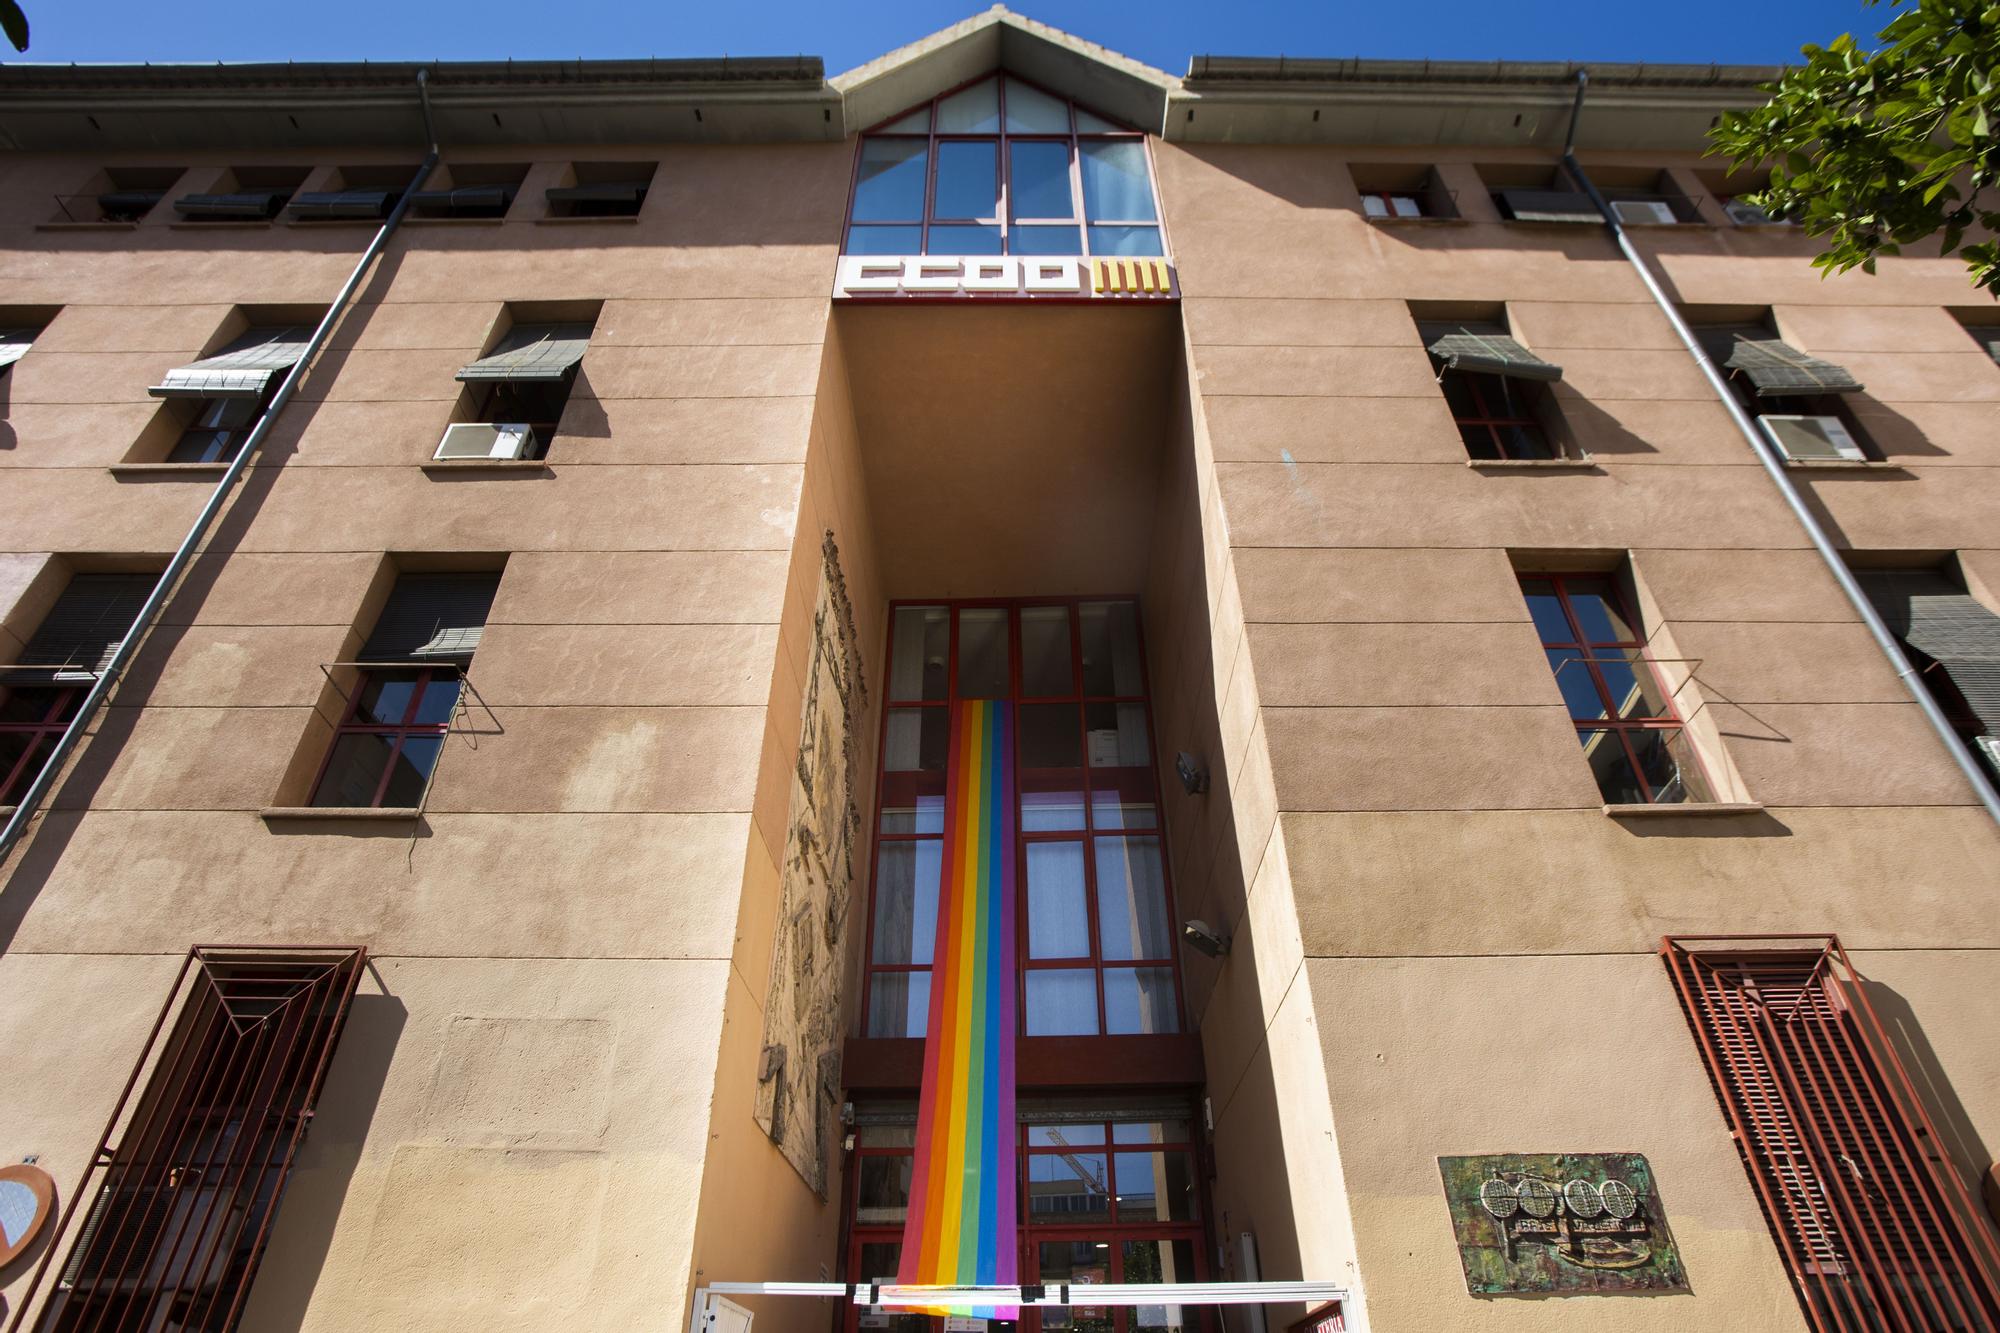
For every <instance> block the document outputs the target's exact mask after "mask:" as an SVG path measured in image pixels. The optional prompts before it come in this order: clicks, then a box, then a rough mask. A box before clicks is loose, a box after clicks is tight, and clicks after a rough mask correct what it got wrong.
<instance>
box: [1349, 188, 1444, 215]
mask: <svg viewBox="0 0 2000 1333" xmlns="http://www.w3.org/2000/svg"><path fill="white" fill-rule="evenodd" d="M1370 199H1373V200H1376V201H1377V202H1378V203H1380V204H1381V205H1382V207H1383V208H1385V209H1387V210H1388V211H1387V212H1386V213H1370V212H1369V211H1368V200H1370ZM1398 199H1407V200H1409V201H1410V202H1411V203H1413V204H1415V205H1416V206H1417V211H1416V212H1415V213H1400V212H1398V211H1397V210H1396V201H1397V200H1398ZM1361 201H1362V202H1361V215H1362V216H1363V217H1370V218H1388V219H1395V218H1410V217H1420V218H1427V217H1429V216H1430V215H1431V211H1430V209H1428V208H1426V207H1425V206H1424V197H1423V195H1421V194H1419V193H1417V192H1416V191H1414V190H1363V191H1362V192H1361Z"/></svg>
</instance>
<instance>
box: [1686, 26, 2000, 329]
mask: <svg viewBox="0 0 2000 1333" xmlns="http://www.w3.org/2000/svg"><path fill="white" fill-rule="evenodd" d="M1869 2H1870V3H1871V4H1872V3H1875V0H1869ZM1892 3H1893V4H1894V5H1895V6H1896V7H1897V8H1898V9H1899V10H1900V12H1899V13H1898V14H1897V15H1896V17H1895V18H1894V19H1893V20H1891V21H1890V23H1889V25H1888V26H1887V27H1886V28H1884V29H1883V30H1882V33H1881V36H1880V41H1881V47H1880V49H1879V50H1876V51H1874V52H1873V53H1870V52H1868V51H1865V50H1863V49H1862V48H1861V46H1860V44H1859V43H1857V42H1856V41H1855V40H1854V38H1853V37H1852V36H1851V35H1843V36H1841V37H1838V38H1836V39H1834V40H1833V41H1832V42H1830V43H1828V44H1827V45H1826V46H1824V47H1820V46H1808V47H1806V48H1804V50H1803V52H1802V53H1801V54H1803V55H1804V57H1805V63H1804V64H1803V65H1800V66H1798V67H1796V68H1794V69H1791V70H1788V71H1787V72H1786V73H1785V75H1784V77H1783V78H1782V79H1780V80H1779V81H1778V82H1777V83H1775V84H1770V85H1767V86H1766V89H1765V90H1766V91H1767V92H1769V93H1771V95H1772V96H1771V100H1770V102H1769V103H1768V104H1766V105H1765V106H1762V107H1759V108H1758V109H1756V110H1754V111H1732V112H1728V113H1725V114H1724V116H1723V118H1722V123H1721V124H1719V125H1717V126H1716V128H1715V129H1713V130H1712V131H1710V133H1709V138H1710V140H1711V141H1712V142H1713V143H1714V145H1715V147H1714V148H1713V149H1712V150H1711V151H1712V152H1716V153H1721V154H1724V155H1726V156H1728V157H1729V158H1731V159H1732V161H1733V164H1734V165H1735V166H1736V167H1738V168H1742V169H1754V168H1757V167H1760V166H1762V165H1764V164H1765V163H1769V164H1771V183H1770V186H1769V188H1767V189H1764V190H1761V191H1759V192H1757V193H1756V194H1754V195H1751V196H1749V198H1750V200H1751V202H1753V203H1755V204H1757V205H1758V206H1759V207H1761V208H1763V209H1765V210H1766V211H1767V212H1770V213H1772V214H1774V215H1776V216H1780V217H1784V218H1787V219H1789V220H1791V221H1794V222H1797V223H1798V224H1799V225H1800V226H1802V227H1803V228H1804V229H1805V231H1806V234H1807V235H1809V236H1814V237H1819V238H1822V239H1823V240H1824V241H1825V242H1826V247H1827V248H1826V249H1825V251H1824V252H1823V253H1821V254H1820V255H1819V256H1818V257H1817V258H1815V259H1814V260H1813V263H1814V264H1815V265H1816V266H1817V267H1819V268H1820V269H1822V270H1824V271H1825V272H1827V273H1840V272H1845V271H1846V270H1848V269H1851V268H1860V269H1862V270H1863V271H1864V272H1869V273H1873V272H1874V271H1875V261H1876V259H1877V258H1878V257H1880V256H1882V255H1894V254H1899V253H1901V252H1902V249H1903V247H1904V246H1908V245H1914V244H1917V243H1919V242H1923V241H1927V240H1929V239H1931V238H1933V237H1935V238H1936V239H1937V242H1938V244H1939V246H1940V253H1942V254H1954V253H1955V254H1957V255H1958V256H1959V257H1960V258H1962V259H1963V260H1964V261H1965V263H1966V267H1967V268H1968V269H1969V270H1970V272H1971V277H1972V282H1973V285H1974V286H1977V287H1981V288H1984V289H1985V290H1987V291H1989V292H1993V293H1995V294H1996V295H2000V246H1996V245H1995V243H1993V242H1991V241H1981V242H1979V243H1977V244H1973V245H1966V246H1963V247H1962V248H1961V246H1960V242H1961V240H1962V239H1963V238H1964V235H1965V233H1966V232H1967V230H1969V229H1970V228H1972V227H1975V226H1977V227H1979V228H1981V229H1983V230H1985V231H1987V232H1990V233H2000V211H1996V210H1995V208H1994V206H1993V205H1994V204H1995V202H1996V201H1995V197H1994V192H1995V190H1996V187H2000V0H1913V2H1912V0H1892Z"/></svg>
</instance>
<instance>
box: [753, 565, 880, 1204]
mask: <svg viewBox="0 0 2000 1333" xmlns="http://www.w3.org/2000/svg"><path fill="white" fill-rule="evenodd" d="M820 555H821V566H820V585H819V597H818V600H817V602H816V603H815V605H814V609H813V626H812V649H811V653H810V657H809V660H808V664H807V668H808V669H807V675H806V685H805V704H804V708H803V711H802V718H803V720H802V722H801V723H800V728H799V754H798V763H797V765H796V766H795V767H794V769H793V771H792V800H791V812H790V819H789V823H788V826H787V830H786V834H785V861H784V865H783V866H781V867H780V871H779V875H780V879H779V888H778V929H777V934H776V938H775V940H774V941H773V943H772V946H771V988H770V991H769V993H768V994H767V995H766V996H765V997H764V1040H763V1054H762V1057H761V1058H760V1060H759V1061H758V1066H757V1102H756V1112H755V1114H756V1119H757V1124H758V1126H759V1127H761V1128H762V1129H763V1130H764V1132H765V1133H767V1134H769V1135H770V1136H771V1139H772V1141H773V1142H774V1143H776V1144H777V1145H778V1146H779V1148H780V1149H782V1150H783V1152H784V1154H785V1158H786V1160H787V1161H789V1162H791V1164H792V1166H793V1167H794V1168H795V1169H796V1170H797V1171H798V1173H799V1175H800V1176H801V1177H802V1178H803V1179H804V1180H805V1182H806V1183H807V1184H808V1185H811V1186H812V1187H813V1189H814V1190H815V1191H817V1192H818V1193H819V1194H820V1195H821V1196H822V1197H824V1196H825V1194H826V1190H827V1157H828V1150H829V1140H830V1139H831V1136H832V1134H833V1132H834V1131H835V1129H836V1128H837V1126H836V1123H835V1122H836V1116H835V1106H836V1103H837V1101H838V1099H839V1097H840V999H841V997H840V984H841V974H842V971H843V968H844V963H845V954H846V950H845V949H844V948H843V947H842V946H843V936H844V934H845V930H846V923H847V908H848V903H849V901H850V895H851V894H852V893H853V891H854V879H855V866H856V861H857V857H858V855H859V853H858V850H857V844H858V843H859V842H860V838H861V815H860V812H859V810H858V808H857V807H856V805H855V793H856V791H857V790H858V789H859V784H860V782H861V781H862V775H861V774H860V773H859V772H858V771H857V768H858V766H859V761H860V750H859V748H858V746H857V744H856V741H855V736H854V728H855V727H856V726H857V725H859V723H860V720H861V719H862V718H863V717H864V716H865V715H866V713H867V708H868V701H867V697H866V696H867V689H866V686H865V685H864V684H863V683H862V679H861V651H860V645H859V642H858V639H857V636H856V634H855V629H854V609H853V607H852V605H851V604H850V603H849V601H848V596H847V582H846V580H845V578H843V577H842V575H841V570H840V551H839V548H838V547H836V546H835V545H834V541H833V534H832V533H831V532H828V533H827V534H826V536H825V540H824V541H823V543H822V545H821V548H820Z"/></svg>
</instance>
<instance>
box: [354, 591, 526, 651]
mask: <svg viewBox="0 0 2000 1333" xmlns="http://www.w3.org/2000/svg"><path fill="white" fill-rule="evenodd" d="M499 584H500V576H499V575H498V574H405V575H403V576H402V577H401V578H399V579H397V580H396V587H395V590H394V591H393V592H391V593H390V594H389V601H388V603H387V604H386V605H385V606H383V608H382V614H381V615H380V616H379V617H377V619H376V621H375V629H374V631H373V632H372V633H371V634H369V636H368V642H367V643H366V644H364V645H362V648H361V660H362V661H364V662H410V663H414V664H422V663H426V662H456V663H458V664H459V665H460V666H463V665H465V664H466V663H468V662H470V661H471V660H472V655H473V653H474V652H476V651H478V648H479V638H480V635H481V633H482V632H483V631H484V630H485V628H486V615H487V612H488V611H490V610H491V609H492V606H493V594H494V591H495V590H496V589H497V588H498V587H499Z"/></svg>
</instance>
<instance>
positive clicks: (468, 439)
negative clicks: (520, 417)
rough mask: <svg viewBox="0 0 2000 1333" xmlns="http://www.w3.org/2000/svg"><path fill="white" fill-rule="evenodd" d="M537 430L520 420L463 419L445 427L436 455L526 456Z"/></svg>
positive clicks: (456, 456) (437, 456) (477, 456)
mask: <svg viewBox="0 0 2000 1333" xmlns="http://www.w3.org/2000/svg"><path fill="white" fill-rule="evenodd" d="M534 442H535V431H534V428H533V427H532V426H529V425H528V424H527V423H526V422H520V421H497V422H495V421H460V422H457V423H455V424H453V425H450V426H446V427H445V429H444V438H443V439H442V440H440V441H438V447H437V452H436V453H435V454H433V455H431V457H433V458H526V457H527V456H528V449H529V447H530V446H532V445H533V444H534Z"/></svg>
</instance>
